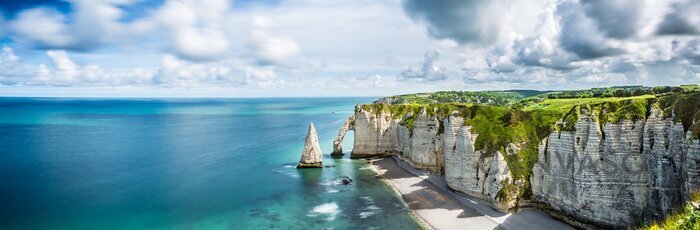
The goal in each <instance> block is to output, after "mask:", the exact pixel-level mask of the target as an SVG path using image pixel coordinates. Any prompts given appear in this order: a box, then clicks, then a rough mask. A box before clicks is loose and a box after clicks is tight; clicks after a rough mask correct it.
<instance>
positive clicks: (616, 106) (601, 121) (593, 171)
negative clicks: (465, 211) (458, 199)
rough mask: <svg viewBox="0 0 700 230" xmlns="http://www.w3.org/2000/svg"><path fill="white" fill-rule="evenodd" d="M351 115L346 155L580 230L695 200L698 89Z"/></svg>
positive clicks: (377, 108) (629, 221)
mask: <svg viewBox="0 0 700 230" xmlns="http://www.w3.org/2000/svg"><path fill="white" fill-rule="evenodd" d="M379 102H387V103H388V102H394V101H379ZM567 111H568V112H567ZM354 117H355V122H354V123H352V124H350V127H349V128H347V127H343V128H342V129H341V133H343V134H344V133H345V132H344V130H343V129H354V130H355V144H354V149H353V153H352V157H355V158H357V157H372V156H382V155H397V156H399V157H400V158H401V159H402V160H404V161H406V162H408V163H409V164H411V165H412V166H413V167H416V168H423V169H430V170H433V171H436V172H441V173H444V176H445V177H444V178H445V180H446V182H447V185H448V186H449V187H450V188H452V189H453V190H455V191H457V192H460V193H463V194H465V195H468V196H470V197H472V198H476V199H480V200H481V201H484V202H486V203H489V204H491V205H492V206H493V207H494V208H496V209H500V210H503V211H509V210H512V209H513V208H516V206H517V205H518V201H519V200H523V201H526V202H523V203H527V204H532V203H534V204H536V205H537V206H539V207H542V208H545V209H547V210H549V211H553V212H555V213H557V214H558V216H561V217H566V218H565V219H567V220H570V219H574V220H576V221H577V222H579V223H583V224H586V225H583V227H589V226H591V225H596V226H602V227H609V228H627V227H629V226H636V225H638V224H641V223H645V222H646V223H648V222H650V221H653V220H660V219H663V218H665V217H667V216H668V215H669V214H671V213H673V212H675V211H676V209H677V208H679V207H682V205H683V203H684V202H686V201H688V200H689V199H690V197H691V194H693V193H696V192H700V141H699V140H698V139H700V92H696V91H689V92H674V93H664V94H659V95H647V96H644V97H635V98H584V99H580V98H579V99H575V98H574V99H564V100H559V99H555V100H549V99H542V100H534V101H528V100H526V101H523V102H522V103H521V104H518V105H515V106H510V107H505V106H489V105H470V104H461V103H452V104H450V103H437V104H427V103H422V104H393V105H388V104H371V105H358V106H357V107H356V108H355V114H354ZM346 123H347V122H346ZM553 129H554V131H552V130H553ZM340 140H342V137H340ZM528 201H534V202H528Z"/></svg>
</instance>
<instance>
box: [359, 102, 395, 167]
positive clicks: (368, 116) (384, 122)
mask: <svg viewBox="0 0 700 230" xmlns="http://www.w3.org/2000/svg"><path fill="white" fill-rule="evenodd" d="M354 117H355V122H354V127H353V129H354V130H355V143H354V145H353V149H352V154H351V156H350V157H351V158H363V157H373V156H383V155H389V154H396V153H397V152H398V141H397V140H398V125H399V122H400V121H401V119H399V118H392V114H391V113H387V112H385V111H378V112H375V111H366V110H364V109H363V108H362V107H361V106H357V107H355V115H354Z"/></svg>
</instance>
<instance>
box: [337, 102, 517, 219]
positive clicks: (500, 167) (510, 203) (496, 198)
mask: <svg viewBox="0 0 700 230" xmlns="http://www.w3.org/2000/svg"><path fill="white" fill-rule="evenodd" d="M429 114H435V113H434V111H433V113H429V112H428V111H427V110H426V109H425V108H421V109H420V111H419V112H418V113H417V114H415V115H414V114H413V112H408V113H406V114H405V115H403V116H397V115H396V114H391V112H388V111H384V110H382V111H366V110H365V109H363V108H362V107H361V106H358V107H357V108H356V110H355V122H354V125H355V126H354V127H352V128H353V129H354V131H355V145H354V148H353V151H352V156H351V157H371V156H381V155H389V154H391V155H397V156H399V157H400V158H401V159H402V160H404V161H406V162H407V163H409V164H410V165H412V166H413V167H415V168H421V169H429V170H433V171H436V172H443V171H444V172H445V179H446V180H447V184H448V186H449V187H450V188H452V189H454V190H456V191H458V192H461V193H463V194H466V195H469V196H471V197H473V198H477V199H480V200H482V201H484V202H485V203H489V204H491V205H492V206H493V207H494V208H497V209H499V210H503V211H508V210H510V209H512V208H513V207H515V201H516V199H515V198H513V197H512V196H508V194H504V193H503V192H502V190H503V188H504V186H506V185H507V184H509V183H512V181H513V179H512V177H511V174H510V171H509V169H508V166H507V163H506V161H505V158H504V155H503V154H504V153H501V152H496V153H495V154H493V156H489V157H484V156H483V155H484V154H483V152H481V151H477V150H475V145H474V143H475V142H476V137H477V136H478V134H475V133H472V132H471V127H470V126H466V125H464V118H462V117H459V116H458V115H457V114H452V115H451V116H447V117H445V118H441V117H440V116H439V115H429ZM409 119H410V120H409ZM409 122H412V126H409ZM343 129H344V128H341V130H343ZM504 148H507V149H508V150H509V151H510V153H509V154H514V153H515V152H516V151H518V149H517V147H515V146H511V147H508V146H504ZM516 192H517V190H516Z"/></svg>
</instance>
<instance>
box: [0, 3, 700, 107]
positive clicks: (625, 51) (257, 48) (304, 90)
mask: <svg viewBox="0 0 700 230" xmlns="http://www.w3.org/2000/svg"><path fill="white" fill-rule="evenodd" d="M697 83H700V1H697V0H551V1H537V0H430V1H426V0H352V1H337V0H261V1H254V0H245V1H244V0H238V1H232V0H155V1H149V0H57V1H55V0H23V1H17V0H0V96H88V97H90V96H116V97H151V96H153V97H278V96H279V97H282V96H302V97H303V96H337V97H344V96H382V95H394V94H403V93H415V92H429V91H438V90H503V89H538V90H553V89H586V88H591V87H603V86H614V85H649V86H655V85H681V84H697Z"/></svg>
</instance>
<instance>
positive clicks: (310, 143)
mask: <svg viewBox="0 0 700 230" xmlns="http://www.w3.org/2000/svg"><path fill="white" fill-rule="evenodd" d="M321 167H323V156H322V152H321V146H320V145H319V144H318V135H317V134H316V128H315V127H314V123H313V122H311V124H309V133H308V134H307V135H306V143H305V144H304V150H302V151H301V159H300V160H299V164H298V165H297V168H321Z"/></svg>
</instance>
